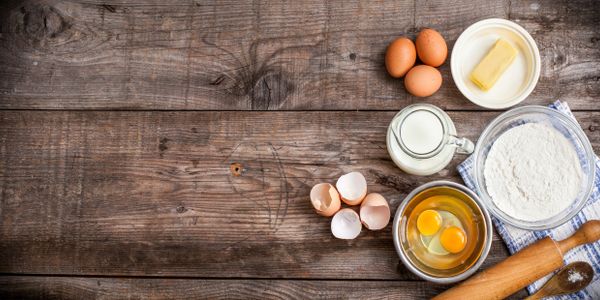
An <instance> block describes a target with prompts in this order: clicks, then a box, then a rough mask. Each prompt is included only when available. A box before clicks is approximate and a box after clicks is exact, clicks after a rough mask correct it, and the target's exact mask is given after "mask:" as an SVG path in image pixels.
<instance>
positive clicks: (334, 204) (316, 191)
mask: <svg viewBox="0 0 600 300" xmlns="http://www.w3.org/2000/svg"><path fill="white" fill-rule="evenodd" d="M310 202H311V203H312V206H313V207H314V209H315V211H316V212H317V214H319V215H321V216H325V217H331V216H333V214H335V213H336V212H337V211H338V210H340V207H341V206H342V202H341V201H340V195H339V194H338V191H337V190H336V189H335V187H333V185H331V184H329V183H319V184H317V185H315V186H313V188H312V189H311V190H310Z"/></svg>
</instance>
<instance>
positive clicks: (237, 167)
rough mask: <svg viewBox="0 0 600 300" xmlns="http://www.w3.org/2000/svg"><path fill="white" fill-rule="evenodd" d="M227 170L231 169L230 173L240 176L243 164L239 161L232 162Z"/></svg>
mask: <svg viewBox="0 0 600 300" xmlns="http://www.w3.org/2000/svg"><path fill="white" fill-rule="evenodd" d="M229 170H230V171H231V175H233V176H240V175H242V172H243V171H244V166H242V164H240V163H232V164H231V165H230V166H229Z"/></svg>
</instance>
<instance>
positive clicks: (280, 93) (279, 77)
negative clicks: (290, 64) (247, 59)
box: [251, 72, 294, 110]
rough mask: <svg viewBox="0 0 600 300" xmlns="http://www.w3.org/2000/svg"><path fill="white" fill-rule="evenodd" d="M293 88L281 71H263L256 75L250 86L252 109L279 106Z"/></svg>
mask: <svg viewBox="0 0 600 300" xmlns="http://www.w3.org/2000/svg"><path fill="white" fill-rule="evenodd" d="M293 89H294V86H293V85H292V83H291V82H289V81H288V80H287V79H286V78H285V77H284V75H283V73H282V72H276V73H265V74H263V75H262V76H259V77H258V80H257V81H256V82H255V83H254V87H253V88H252V95H251V97H252V109H259V110H261V109H264V110H266V109H275V108H279V107H280V106H281V104H283V102H284V101H285V99H286V98H287V97H288V95H289V94H290V93H292V92H293Z"/></svg>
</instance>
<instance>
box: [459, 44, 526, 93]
mask: <svg viewBox="0 0 600 300" xmlns="http://www.w3.org/2000/svg"><path fill="white" fill-rule="evenodd" d="M516 56H517V49H515V48H514V47H513V46H512V45H511V44H509V43H508V42H507V41H505V40H503V39H498V41H496V44H494V47H492V50H490V52H488V54H487V55H486V56H485V57H484V58H483V59H482V60H481V61H480V62H479V64H478V65H477V66H476V67H475V69H474V70H473V72H471V75H470V76H469V79H471V81H473V83H475V84H476V85H477V86H478V87H479V88H480V89H482V90H484V91H487V90H489V89H491V88H492V86H494V84H495V83H496V81H498V78H500V76H501V75H502V73H504V71H506V69H507V68H508V66H510V64H511V63H512V62H513V60H514V59H515V57H516Z"/></svg>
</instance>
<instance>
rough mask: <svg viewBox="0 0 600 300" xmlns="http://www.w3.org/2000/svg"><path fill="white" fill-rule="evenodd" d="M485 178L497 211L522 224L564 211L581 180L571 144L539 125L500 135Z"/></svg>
mask: <svg viewBox="0 0 600 300" xmlns="http://www.w3.org/2000/svg"><path fill="white" fill-rule="evenodd" d="M483 175H484V177H485V181H486V186H487V191H488V193H489V194H490V196H491V197H492V200H493V202H494V203H495V204H496V205H497V206H498V208H499V209H500V210H502V211H503V212H505V213H506V214H508V215H510V216H512V217H514V218H517V219H520V220H526V221H539V220H544V219H548V218H550V217H553V216H555V215H557V214H558V213H560V212H561V211H562V210H564V209H566V208H567V207H568V206H569V205H571V204H572V203H573V202H574V201H575V198H576V197H577V193H578V192H579V188H580V186H581V182H582V180H583V172H582V170H581V166H580V164H579V160H578V158H577V152H576V151H575V148H574V147H573V145H571V143H570V142H569V140H567V138H565V137H564V136H563V135H562V134H561V133H560V132H559V131H557V130H556V129H554V128H552V127H550V126H547V125H543V124H539V123H527V124H524V125H520V126H517V127H514V128H511V129H509V130H507V131H506V132H505V133H503V134H502V135H501V136H500V137H499V138H498V139H497V140H496V142H495V143H494V144H493V145H492V148H491V149H490V152H489V154H488V157H487V159H486V161H485V167H484V172H483Z"/></svg>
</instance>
